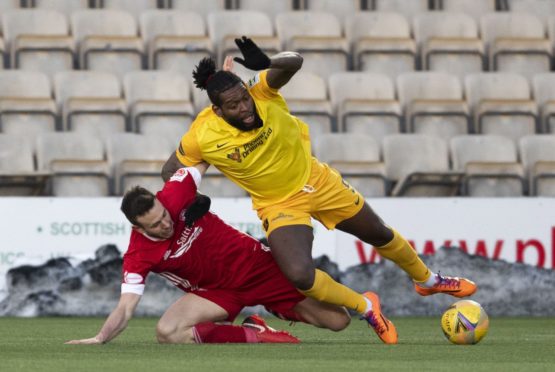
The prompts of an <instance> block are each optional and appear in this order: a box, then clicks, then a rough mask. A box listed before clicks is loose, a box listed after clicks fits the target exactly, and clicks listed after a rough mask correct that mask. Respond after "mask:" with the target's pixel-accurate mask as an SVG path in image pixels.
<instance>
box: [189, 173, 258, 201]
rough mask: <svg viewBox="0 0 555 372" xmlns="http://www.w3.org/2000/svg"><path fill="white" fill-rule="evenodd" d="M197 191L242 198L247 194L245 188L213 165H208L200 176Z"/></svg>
mask: <svg viewBox="0 0 555 372" xmlns="http://www.w3.org/2000/svg"><path fill="white" fill-rule="evenodd" d="M199 192H201V193H203V194H206V195H208V196H211V197H217V198H243V197H246V196H248V194H247V192H246V191H245V190H243V189H242V188H241V187H239V186H238V185H237V184H235V183H234V182H233V181H231V180H230V179H229V178H227V177H226V176H225V175H224V174H223V173H222V172H220V171H219V170H218V168H216V167H214V166H210V167H209V168H208V170H207V171H206V173H205V175H204V177H202V182H201V183H200V186H199Z"/></svg>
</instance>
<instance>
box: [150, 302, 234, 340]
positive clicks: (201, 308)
mask: <svg viewBox="0 0 555 372" xmlns="http://www.w3.org/2000/svg"><path fill="white" fill-rule="evenodd" d="M227 317H228V313H227V311H226V310H225V309H224V308H222V307H221V306H219V305H218V304H216V303H214V302H212V301H210V300H207V299H205V298H202V297H200V296H197V295H195V294H193V293H188V294H186V295H184V296H183V297H181V298H180V299H178V300H177V301H176V302H174V303H173V304H172V305H171V306H170V307H169V308H168V309H167V310H166V312H165V313H164V315H162V317H161V318H160V321H159V322H158V331H159V332H160V333H172V332H174V331H177V330H185V329H187V328H190V327H193V326H194V325H195V324H198V323H204V322H217V321H222V320H225V319H226V318H227Z"/></svg>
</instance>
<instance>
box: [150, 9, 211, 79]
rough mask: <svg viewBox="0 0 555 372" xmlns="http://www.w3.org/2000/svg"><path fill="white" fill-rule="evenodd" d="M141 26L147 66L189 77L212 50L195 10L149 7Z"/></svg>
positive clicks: (199, 16) (190, 77)
mask: <svg viewBox="0 0 555 372" xmlns="http://www.w3.org/2000/svg"><path fill="white" fill-rule="evenodd" d="M140 27H141V35H142V37H143V40H144V43H145V45H146V46H147V50H148V67H149V68H150V69H154V70H172V71H178V72H182V73H183V74H185V76H187V79H188V81H191V80H192V73H193V69H194V67H195V65H197V64H198V62H199V61H200V60H201V59H202V58H204V57H208V56H210V55H213V53H214V49H213V46H212V41H211V40H210V38H209V37H208V35H207V34H206V24H205V22H204V19H203V18H202V16H201V15H200V14H198V13H194V12H183V11H178V10H169V9H168V10H149V11H146V12H144V13H143V14H141V18H140Z"/></svg>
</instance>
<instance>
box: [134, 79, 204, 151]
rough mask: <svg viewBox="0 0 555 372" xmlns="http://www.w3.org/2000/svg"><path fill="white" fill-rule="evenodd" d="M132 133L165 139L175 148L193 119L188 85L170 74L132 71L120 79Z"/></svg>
mask: <svg viewBox="0 0 555 372" xmlns="http://www.w3.org/2000/svg"><path fill="white" fill-rule="evenodd" d="M123 88H124V93H125V97H126V99H127V103H128V106H129V109H130V118H131V123H132V128H133V130H134V131H136V132H139V133H143V134H147V135H160V136H163V137H166V138H167V139H168V141H170V142H172V143H173V144H174V145H175V147H176V148H177V145H178V144H179V140H180V139H181V136H183V134H184V133H185V132H186V131H187V130H188V129H189V126H190V124H191V122H192V121H193V118H194V112H193V105H192V103H191V99H190V96H191V94H190V92H189V83H188V81H187V79H186V78H185V76H183V75H182V74H180V73H177V72H171V71H134V72H130V73H128V74H127V75H125V77H124V78H123Z"/></svg>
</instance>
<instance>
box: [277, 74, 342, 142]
mask: <svg viewBox="0 0 555 372" xmlns="http://www.w3.org/2000/svg"><path fill="white" fill-rule="evenodd" d="M280 93H281V94H282V95H283V97H284V98H285V100H286V102H287V106H288V107H289V111H290V112H291V114H293V115H295V116H296V117H298V118H299V119H301V120H302V121H304V122H305V123H307V124H308V126H309V127H310V137H311V138H312V139H315V138H318V137H319V136H320V135H322V134H324V133H330V132H332V130H333V116H332V115H333V114H332V109H331V104H330V102H329V100H328V93H327V88H326V82H325V80H324V79H322V78H321V77H320V76H318V75H316V74H313V73H310V72H305V71H302V70H301V71H299V72H297V73H296V74H295V75H294V76H293V78H292V79H291V80H290V81H289V82H288V83H287V84H285V85H284V86H283V87H282V88H281V89H280Z"/></svg>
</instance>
